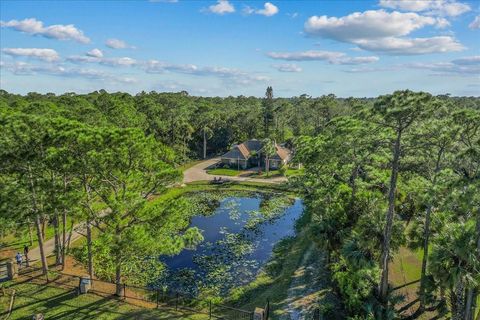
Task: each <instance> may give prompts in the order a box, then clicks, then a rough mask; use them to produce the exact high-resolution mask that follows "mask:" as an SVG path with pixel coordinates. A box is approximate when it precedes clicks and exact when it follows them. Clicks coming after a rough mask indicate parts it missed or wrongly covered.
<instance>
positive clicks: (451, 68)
mask: <svg viewBox="0 0 480 320" xmlns="http://www.w3.org/2000/svg"><path fill="white" fill-rule="evenodd" d="M406 68H409V69H420V70H428V71H431V75H433V76H465V77H477V78H478V75H479V74H480V56H471V57H463V58H459V59H456V60H452V61H441V62H412V63H402V64H396V65H390V66H387V67H374V68H366V67H362V68H353V69H350V70H345V72H349V73H365V72H387V71H388V72H391V71H401V70H405V69H406Z"/></svg>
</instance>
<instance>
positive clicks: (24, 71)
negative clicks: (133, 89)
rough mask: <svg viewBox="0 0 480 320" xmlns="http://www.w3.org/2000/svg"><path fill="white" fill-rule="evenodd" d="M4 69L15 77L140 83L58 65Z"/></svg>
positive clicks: (10, 66)
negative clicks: (48, 77)
mask: <svg viewBox="0 0 480 320" xmlns="http://www.w3.org/2000/svg"><path fill="white" fill-rule="evenodd" d="M2 68H5V69H6V70H8V71H10V72H12V73H13V74H15V75H36V74H45V75H50V76H58V77H67V78H86V79H92V80H103V81H109V82H117V83H126V84H131V83H134V82H138V81H137V79H135V78H132V77H130V76H125V75H117V74H112V73H106V72H104V71H100V70H96V69H91V68H70V67H65V66H63V65H58V64H55V65H52V64H47V65H34V64H30V63H25V62H17V63H14V64H4V65H2Z"/></svg>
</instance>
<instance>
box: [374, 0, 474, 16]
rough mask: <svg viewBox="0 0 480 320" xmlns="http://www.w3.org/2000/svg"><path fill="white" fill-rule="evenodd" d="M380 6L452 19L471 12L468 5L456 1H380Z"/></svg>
mask: <svg viewBox="0 0 480 320" xmlns="http://www.w3.org/2000/svg"><path fill="white" fill-rule="evenodd" d="M379 4H380V6H382V7H385V8H390V9H398V10H403V11H416V12H424V13H425V14H428V15H440V16H450V17H456V16H459V15H461V14H463V13H465V12H468V11H470V10H471V8H470V6H469V5H468V4H466V3H461V2H457V1H454V0H380V3H379Z"/></svg>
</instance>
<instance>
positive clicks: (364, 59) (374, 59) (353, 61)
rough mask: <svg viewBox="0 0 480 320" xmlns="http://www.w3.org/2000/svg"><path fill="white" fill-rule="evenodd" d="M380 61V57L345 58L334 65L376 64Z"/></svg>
mask: <svg viewBox="0 0 480 320" xmlns="http://www.w3.org/2000/svg"><path fill="white" fill-rule="evenodd" d="M378 60H380V58H379V57H376V56H368V57H344V58H340V59H338V60H334V61H332V62H331V63H332V64H352V65H355V64H367V63H374V62H377V61H378Z"/></svg>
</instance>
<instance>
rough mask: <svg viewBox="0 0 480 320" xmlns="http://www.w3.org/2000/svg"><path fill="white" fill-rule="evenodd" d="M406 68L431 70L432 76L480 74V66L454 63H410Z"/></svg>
mask: <svg viewBox="0 0 480 320" xmlns="http://www.w3.org/2000/svg"><path fill="white" fill-rule="evenodd" d="M405 67H408V68H411V69H425V70H430V71H431V72H432V75H435V76H444V75H460V76H474V77H478V75H479V74H480V64H473V65H460V64H456V63H453V62H434V63H424V62H420V63H410V64H406V65H405Z"/></svg>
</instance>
